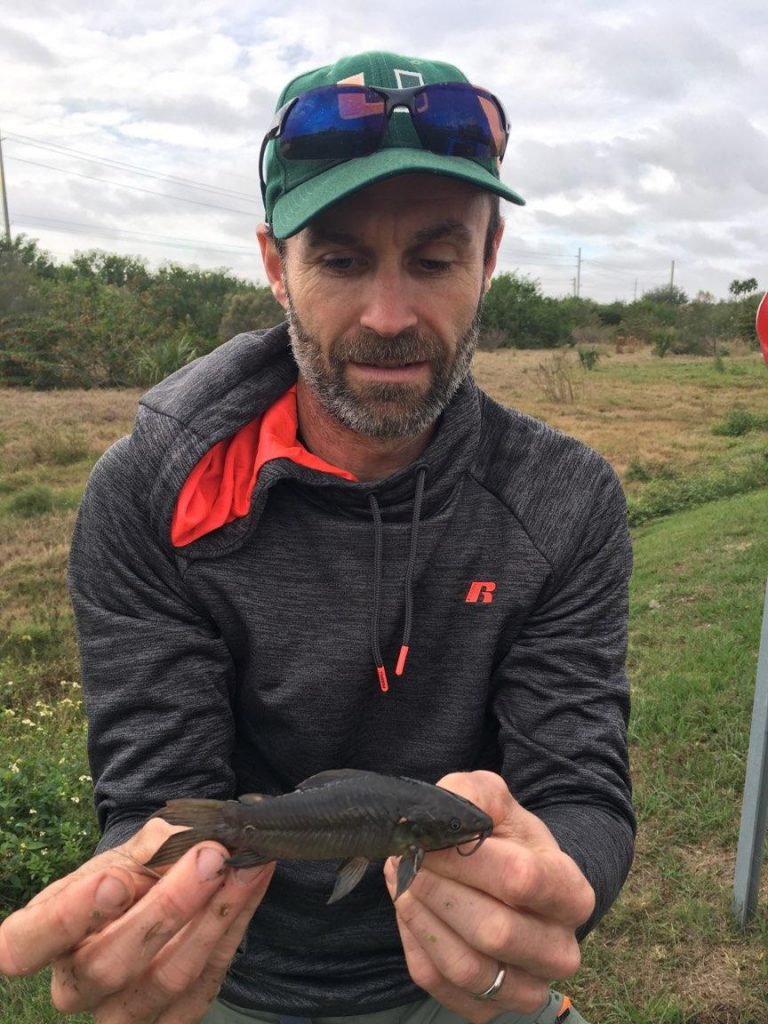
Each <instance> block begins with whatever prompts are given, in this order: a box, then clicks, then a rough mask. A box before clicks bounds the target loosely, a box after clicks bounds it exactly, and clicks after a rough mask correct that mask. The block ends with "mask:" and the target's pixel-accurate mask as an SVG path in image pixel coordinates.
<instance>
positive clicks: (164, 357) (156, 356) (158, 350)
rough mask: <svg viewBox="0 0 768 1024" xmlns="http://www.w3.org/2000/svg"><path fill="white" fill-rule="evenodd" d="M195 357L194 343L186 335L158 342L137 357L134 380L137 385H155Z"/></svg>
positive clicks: (196, 352) (196, 353)
mask: <svg viewBox="0 0 768 1024" xmlns="http://www.w3.org/2000/svg"><path fill="white" fill-rule="evenodd" d="M197 355H198V351H197V348H196V347H195V344H194V342H193V341H192V339H191V338H188V337H187V335H186V334H182V335H180V336H178V337H175V338H173V337H172V338H167V339H166V340H165V341H159V342H157V343H156V344H155V345H153V346H152V347H151V348H147V349H145V350H144V351H143V352H142V353H141V354H140V355H139V356H138V357H137V359H136V363H135V368H134V369H135V377H136V380H137V381H138V383H139V384H148V385H152V384H157V383H158V381H161V380H163V379H164V378H165V377H168V376H169V375H170V374H172V373H175V372H176V370H179V369H181V367H182V366H186V364H187V363H191V362H192V360H193V359H196V358H197Z"/></svg>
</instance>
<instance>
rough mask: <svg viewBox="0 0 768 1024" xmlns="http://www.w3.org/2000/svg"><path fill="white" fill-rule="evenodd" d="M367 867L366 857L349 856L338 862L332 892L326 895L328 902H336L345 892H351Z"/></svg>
mask: <svg viewBox="0 0 768 1024" xmlns="http://www.w3.org/2000/svg"><path fill="white" fill-rule="evenodd" d="M367 867H368V858H367V857H350V858H349V860H345V861H343V862H342V863H341V864H339V870H338V871H337V872H336V884H335V885H334V887H333V892H332V893H331V895H330V896H329V897H328V902H329V903H336V902H337V900H340V899H342V897H344V896H346V895H347V893H349V892H352V890H353V889H354V888H355V886H356V885H357V883H358V882H359V881H360V879H361V878H362V877H363V875H364V874H365V869H366V868H367Z"/></svg>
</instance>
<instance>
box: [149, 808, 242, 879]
mask: <svg viewBox="0 0 768 1024" xmlns="http://www.w3.org/2000/svg"><path fill="white" fill-rule="evenodd" d="M223 806H224V801H223V800H169V801H168V803H167V804H166V805H165V806H164V807H161V808H160V810H159V811H155V813H154V814H153V815H152V817H153V818H162V819H163V821H167V822H168V824H169V825H186V826H187V831H186V832H177V833H176V834H175V835H172V836H170V837H169V838H168V839H166V841H165V842H164V843H163V845H162V846H161V847H160V848H159V850H157V851H156V852H155V854H154V855H153V856H152V858H151V859H150V860H148V861H147V862H146V864H145V865H144V866H145V867H148V868H156V867H161V866H163V865H165V864H173V863H174V862H175V861H177V860H178V859H179V857H181V856H182V855H183V854H185V853H186V852H187V850H191V849H192V847H193V846H195V845H196V844H197V843H202V842H203V841H204V840H206V839H214V840H217V841H219V840H218V839H217V828H218V826H219V825H221V809H222V807H223Z"/></svg>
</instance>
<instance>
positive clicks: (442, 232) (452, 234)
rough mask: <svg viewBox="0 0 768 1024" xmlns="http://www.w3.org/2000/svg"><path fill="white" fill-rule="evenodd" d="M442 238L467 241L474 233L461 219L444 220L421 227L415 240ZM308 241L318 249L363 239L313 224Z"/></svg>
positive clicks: (309, 227)
mask: <svg viewBox="0 0 768 1024" xmlns="http://www.w3.org/2000/svg"><path fill="white" fill-rule="evenodd" d="M442 238H456V239H457V240H458V241H460V242H464V243H467V242H470V241H471V240H472V233H471V231H470V230H469V228H468V227H467V226H466V224H464V223H463V222H462V221H460V220H444V221H440V223H439V224H431V225H430V226H429V227H426V228H421V230H419V231H417V232H416V233H415V234H414V236H413V242H414V244H415V245H424V244H425V243H427V242H435V241H438V240H439V239H442ZM306 242H307V246H308V247H309V248H310V249H317V248H319V247H320V246H322V245H323V244H324V243H327V242H335V243H336V244H337V245H360V244H361V242H362V239H361V238H360V237H359V236H358V235H354V234H352V233H351V232H349V231H338V230H337V229H336V228H333V227H330V226H328V227H325V226H324V225H322V224H312V225H309V226H308V227H307V234H306Z"/></svg>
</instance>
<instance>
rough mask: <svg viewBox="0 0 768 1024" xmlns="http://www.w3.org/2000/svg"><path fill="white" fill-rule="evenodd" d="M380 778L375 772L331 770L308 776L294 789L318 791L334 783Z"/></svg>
mask: <svg viewBox="0 0 768 1024" xmlns="http://www.w3.org/2000/svg"><path fill="white" fill-rule="evenodd" d="M371 775H372V776H374V777H375V778H380V776H379V775H378V774H377V773H376V772H364V771H361V770H359V769H358V768H332V769H331V770H330V771H327V772H318V773H317V775H310V777H309V778H308V779H304V781H303V782H300V783H299V784H298V786H297V787H296V789H297V790H305V789H319V788H320V787H321V786H332V785H333V784H334V783H336V782H346V781H349V780H351V779H365V778H368V777H369V776H371Z"/></svg>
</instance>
